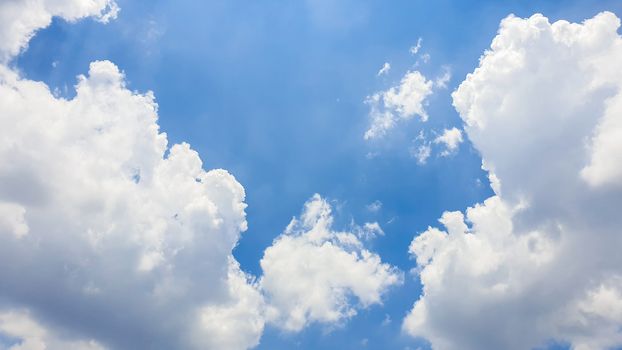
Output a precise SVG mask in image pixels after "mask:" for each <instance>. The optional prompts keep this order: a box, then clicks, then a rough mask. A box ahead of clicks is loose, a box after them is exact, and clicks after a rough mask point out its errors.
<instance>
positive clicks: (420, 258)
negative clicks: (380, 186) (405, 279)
mask: <svg viewBox="0 0 622 350" xmlns="http://www.w3.org/2000/svg"><path fill="white" fill-rule="evenodd" d="M619 25H620V21H619V19H618V18H617V17H616V16H615V15H613V14H611V13H602V14H599V15H598V16H596V17H594V18H593V19H590V20H587V21H585V22H584V23H582V24H577V23H569V22H566V21H559V22H555V23H553V24H551V23H549V22H548V20H547V18H545V17H543V16H542V15H534V16H532V17H531V18H528V19H520V18H516V17H513V16H510V17H508V18H506V19H504V20H503V21H502V23H501V26H500V30H499V33H498V35H497V36H496V37H495V39H494V40H493V42H492V46H491V49H490V50H489V51H487V52H486V53H485V54H484V56H483V57H482V59H481V61H480V66H479V68H477V69H476V70H475V71H474V72H473V73H471V74H469V75H468V76H467V78H466V80H465V81H464V82H463V83H462V84H461V85H460V87H459V88H458V90H457V91H456V92H455V93H454V94H453V98H454V105H455V106H456V109H457V110H458V112H459V113H460V116H461V118H462V119H463V120H464V122H465V124H466V125H465V132H466V134H467V136H468V137H469V139H470V140H471V142H472V143H473V145H474V147H475V148H476V149H477V150H478V151H479V152H480V153H481V155H482V159H483V166H484V168H485V169H487V170H489V172H490V178H491V180H494V183H495V191H496V194H497V195H496V196H493V197H491V198H489V199H488V200H486V201H485V202H484V203H483V204H479V205H476V206H474V207H473V208H469V209H468V210H467V211H466V217H465V216H464V215H463V214H462V213H460V212H447V213H445V214H443V216H442V218H441V223H442V224H443V226H444V227H445V230H439V229H436V228H429V229H428V230H427V231H425V232H424V233H422V234H421V235H420V236H418V237H416V238H415V239H414V240H413V242H412V244H411V246H410V252H411V254H413V256H414V257H416V259H417V265H418V271H419V272H420V278H421V282H422V284H423V295H422V296H421V297H420V298H419V300H418V301H417V302H416V303H415V305H414V308H413V309H412V311H411V312H410V314H409V315H408V317H407V318H406V319H405V321H404V324H403V326H404V330H405V331H406V332H408V333H409V334H411V335H413V336H420V337H424V338H426V339H428V340H430V341H431V342H432V345H433V347H434V348H435V349H448V350H451V349H529V348H533V347H536V346H541V345H544V344H545V343H546V342H547V341H550V340H553V339H555V340H558V341H563V342H569V343H570V344H572V348H573V349H580V350H585V349H591V350H594V349H608V348H611V347H617V346H621V345H622V333H620V331H619V330H620V328H621V327H622V319H621V317H620V315H622V313H621V312H620V305H622V283H621V282H620V281H621V280H622V270H621V269H620V266H622V256H621V255H620V254H619V247H620V246H622V234H621V231H620V227H622V218H621V217H620V215H619V208H620V207H621V206H622V190H621V189H620V186H619V185H620V183H621V180H620V176H619V174H621V173H620V172H621V171H622V161H621V158H620V157H622V152H620V150H621V148H620V147H621V146H620V145H621V144H622V138H620V137H617V135H620V132H622V123H620V120H621V117H622V113H620V112H619V111H620V109H619V106H620V104H621V101H622V93H621V91H622V89H621V88H622V38H621V37H620V35H619V34H618V33H617V30H618V28H619ZM517 335H519V336H517Z"/></svg>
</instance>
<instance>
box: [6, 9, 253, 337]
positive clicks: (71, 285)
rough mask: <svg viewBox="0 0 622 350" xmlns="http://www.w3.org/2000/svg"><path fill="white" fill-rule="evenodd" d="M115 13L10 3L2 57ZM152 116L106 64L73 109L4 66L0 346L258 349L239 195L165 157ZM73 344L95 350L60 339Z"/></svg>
mask: <svg viewBox="0 0 622 350" xmlns="http://www.w3.org/2000/svg"><path fill="white" fill-rule="evenodd" d="M106 9H108V10H106ZM114 9H116V7H114V3H112V2H109V1H86V0H85V1H47V2H46V1H29V2H25V1H20V2H18V1H9V2H3V3H2V4H1V5H0V18H3V19H4V20H3V21H0V33H2V34H0V35H2V36H3V38H5V39H7V38H8V39H7V40H4V41H2V42H3V44H0V45H4V46H2V47H1V48H0V50H1V52H2V54H4V55H5V57H9V56H10V55H15V54H16V53H17V52H18V51H19V49H21V48H23V47H25V45H26V42H27V40H28V38H29V37H30V36H31V35H32V34H33V32H34V30H36V29H37V28H40V27H42V26H45V25H46V24H47V23H49V19H50V18H51V16H53V15H61V16H63V17H64V18H66V19H68V20H74V19H77V18H80V17H84V16H87V15H94V16H97V17H98V18H100V19H101V20H104V21H105V20H107V19H108V18H109V17H108V16H109V15H112V12H110V11H116V10H114ZM105 11H109V12H105ZM29 16H34V17H33V18H34V19H32V18H30V17H29ZM13 17H15V18H13ZM7 19H10V20H8V21H7ZM16 28H17V29H16ZM156 112H157V104H156V103H155V101H154V97H153V94H152V93H151V92H147V93H145V94H140V93H137V92H133V91H131V90H129V89H128V88H127V87H126V84H125V79H124V75H123V73H122V72H120V71H119V69H118V68H117V67H116V66H115V65H114V64H113V63H111V62H108V61H98V62H93V63H91V65H90V69H89V72H88V75H86V76H80V77H79V81H78V83H77V85H76V96H75V97H74V98H72V99H69V100H67V99H63V98H57V97H55V95H54V94H52V93H51V92H50V90H49V88H48V86H46V85H45V84H44V83H41V82H36V81H31V80H27V79H24V78H22V77H21V76H20V75H19V73H18V72H16V71H14V70H13V69H12V68H9V67H7V66H6V65H4V64H0V280H1V281H2V283H0V295H2V298H3V305H2V307H1V308H0V315H1V320H0V321H1V324H0V332H1V333H3V334H7V335H8V336H10V337H15V338H18V339H21V341H22V345H21V346H18V347H15V348H14V349H24V348H28V349H30V348H33V349H37V348H41V347H43V346H45V347H46V348H48V349H67V348H72V347H73V348H76V349H78V348H80V349H87V348H89V349H90V348H98V347H99V346H106V347H110V348H114V349H139V348H162V349H172V348H200V349H205V348H209V349H247V348H250V347H252V346H254V345H256V344H257V343H258V342H259V337H260V335H261V333H262V330H263V325H264V321H263V298H262V296H261V294H260V293H259V291H258V290H257V286H256V284H254V283H253V282H252V279H251V278H250V277H248V276H246V275H244V274H243V273H242V272H241V271H240V269H239V266H238V264H237V263H236V262H235V260H234V259H233V257H232V255H231V251H232V249H233V248H234V246H235V245H236V243H237V241H238V239H239V237H240V233H241V232H242V231H244V230H246V219H245V207H246V204H245V203H244V197H245V193H244V189H243V187H242V186H241V185H240V184H239V183H238V182H237V181H236V180H235V178H234V177H233V176H231V175H230V174H229V173H227V172H226V171H225V170H211V171H205V170H203V168H202V162H201V159H200V158H199V155H198V154H197V153H196V152H195V151H193V150H192V149H191V148H190V146H189V145H187V144H178V145H173V146H171V147H169V146H168V144H167V138H166V134H164V133H160V132H159V127H158V124H157V113H156ZM13 310H23V311H19V312H17V311H13ZM40 320H46V324H51V325H53V328H54V329H55V330H58V332H57V331H49V330H46V329H48V326H47V325H46V326H44V325H42V323H41V321H40ZM16 324H17V325H23V328H18V329H17V330H16V328H15V327H17V326H15V325H16ZM73 333H77V334H80V338H81V339H82V338H84V339H94V341H96V342H97V344H96V343H93V342H91V341H90V340H89V341H87V342H86V343H84V342H80V341H79V342H78V343H75V342H73V340H65V339H64V338H62V337H59V336H56V335H55V334H73ZM59 344H61V345H59ZM62 344H64V345H62ZM71 344H74V345H75V344H78V345H79V346H78V345H75V346H74V345H71ZM80 344H82V345H80ZM85 344H86V345H85ZM93 344H95V345H97V346H95V345H93ZM98 344H99V345H98ZM83 345H84V346H83ZM87 345H88V346H87ZM91 345H93V346H91Z"/></svg>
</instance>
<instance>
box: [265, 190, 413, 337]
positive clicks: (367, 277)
mask: <svg viewBox="0 0 622 350" xmlns="http://www.w3.org/2000/svg"><path fill="white" fill-rule="evenodd" d="M332 223H333V216H332V213H331V207H330V205H329V204H328V202H326V200H324V199H322V198H321V197H320V196H319V195H317V194H316V195H314V196H313V197H312V198H311V199H310V200H309V201H308V202H307V203H306V204H305V206H304V210H303V212H302V215H301V217H300V219H297V218H294V219H293V220H292V221H291V223H290V224H289V225H288V227H287V229H286V230H285V232H284V233H283V234H282V235H281V236H279V237H278V238H277V239H276V240H275V241H274V243H273V244H272V246H271V247H269V248H268V249H266V251H265V253H264V256H263V258H262V259H261V268H262V270H263V277H262V278H261V287H262V289H263V291H264V292H265V294H266V302H267V304H268V311H267V319H268V321H269V322H271V323H273V324H275V325H277V326H278V327H280V328H283V329H285V330H289V331H299V330H301V329H302V328H303V327H304V326H305V325H307V324H309V323H313V322H320V323H325V324H335V323H339V322H342V321H344V320H346V319H348V318H350V317H352V316H353V315H355V314H356V312H357V309H360V308H367V307H369V306H370V305H373V304H379V303H381V302H382V298H381V297H382V295H383V294H384V293H385V292H386V291H387V289H388V288H389V287H391V286H394V285H396V284H399V283H401V281H402V274H401V273H400V272H399V271H398V270H397V269H396V268H394V267H391V266H390V265H388V264H385V263H382V262H381V260H380V257H379V256H378V255H376V254H374V253H372V252H370V251H368V250H367V249H365V248H364V247H363V243H362V242H361V241H360V240H359V238H358V237H357V235H356V234H354V233H352V232H339V231H334V230H333V229H332ZM370 225H371V226H372V227H371V229H377V228H379V226H378V225H377V224H376V225H373V224H370ZM376 226H378V227H376Z"/></svg>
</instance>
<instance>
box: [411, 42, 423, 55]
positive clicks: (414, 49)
mask: <svg viewBox="0 0 622 350" xmlns="http://www.w3.org/2000/svg"><path fill="white" fill-rule="evenodd" d="M422 43H423V39H422V38H419V39H417V44H416V45H415V46H411V47H410V49H409V50H408V51H409V52H410V54H411V55H413V56H414V55H416V54H417V53H419V50H421V44H422Z"/></svg>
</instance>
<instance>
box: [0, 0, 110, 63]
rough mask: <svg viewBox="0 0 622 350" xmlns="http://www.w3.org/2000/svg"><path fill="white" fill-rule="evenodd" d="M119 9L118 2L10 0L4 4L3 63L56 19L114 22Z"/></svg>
mask: <svg viewBox="0 0 622 350" xmlns="http://www.w3.org/2000/svg"><path fill="white" fill-rule="evenodd" d="M118 12H119V7H118V6H117V4H116V3H115V1H114V0H30V1H27V0H8V1H2V2H0V23H1V24H0V63H1V62H6V61H7V60H9V59H10V58H12V57H13V56H15V55H16V54H18V53H19V52H20V50H22V49H24V48H25V47H26V45H27V44H28V41H30V39H31V38H32V36H33V35H34V34H35V32H36V31H37V30H39V29H41V28H45V27H47V26H48V25H49V24H50V23H51V22H52V17H54V16H58V17H61V18H63V19H65V20H67V21H76V20H78V19H81V18H85V17H95V18H96V19H97V20H99V21H101V22H104V23H106V22H108V21H109V20H111V19H114V18H115V17H116V16H117V13H118Z"/></svg>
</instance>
